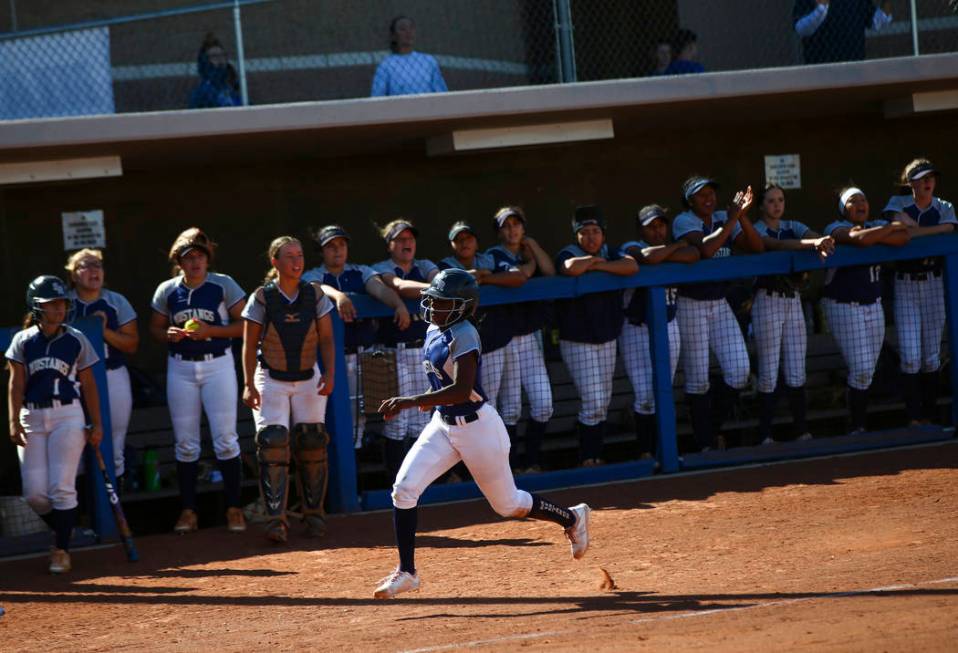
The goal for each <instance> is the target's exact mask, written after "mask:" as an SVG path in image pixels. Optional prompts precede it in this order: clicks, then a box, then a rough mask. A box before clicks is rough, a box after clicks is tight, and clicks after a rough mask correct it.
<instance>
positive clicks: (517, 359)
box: [499, 331, 552, 425]
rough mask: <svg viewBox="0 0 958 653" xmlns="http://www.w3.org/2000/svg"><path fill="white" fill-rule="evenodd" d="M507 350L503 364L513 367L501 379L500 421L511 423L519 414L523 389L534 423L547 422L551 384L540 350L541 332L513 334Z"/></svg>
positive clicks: (515, 420) (550, 411)
mask: <svg viewBox="0 0 958 653" xmlns="http://www.w3.org/2000/svg"><path fill="white" fill-rule="evenodd" d="M505 349H506V350H507V352H508V353H507V357H506V364H507V365H511V366H513V368H514V369H513V370H510V371H508V372H507V374H506V379H505V381H504V382H503V386H504V388H503V397H502V400H501V401H500V402H499V403H500V406H501V408H502V421H504V422H505V423H506V424H509V425H512V424H516V423H517V422H518V421H519V416H520V415H521V413H522V392H521V390H525V391H526V397H527V398H528V399H529V417H530V418H531V419H533V420H535V421H537V422H548V421H549V418H551V417H552V383H551V382H550V381H549V372H548V370H547V369H546V362H545V356H544V355H543V353H542V332H541V331H534V332H532V333H527V334H526V335H524V336H513V337H512V340H510V341H509V344H508V345H506V346H505ZM520 386H521V390H520Z"/></svg>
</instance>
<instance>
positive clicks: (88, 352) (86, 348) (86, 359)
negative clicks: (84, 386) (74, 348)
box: [77, 332, 100, 370]
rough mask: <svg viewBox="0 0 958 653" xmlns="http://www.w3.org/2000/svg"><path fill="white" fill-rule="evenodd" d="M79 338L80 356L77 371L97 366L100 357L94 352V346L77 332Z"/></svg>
mask: <svg viewBox="0 0 958 653" xmlns="http://www.w3.org/2000/svg"><path fill="white" fill-rule="evenodd" d="M77 338H78V339H79V340H80V354H79V356H77V369H78V370H85V369H86V368H88V367H91V366H93V365H96V364H97V363H98V362H99V360H100V357H99V356H97V355H96V352H95V351H93V345H91V344H90V341H89V340H87V337H86V336H85V335H83V334H82V333H80V332H77Z"/></svg>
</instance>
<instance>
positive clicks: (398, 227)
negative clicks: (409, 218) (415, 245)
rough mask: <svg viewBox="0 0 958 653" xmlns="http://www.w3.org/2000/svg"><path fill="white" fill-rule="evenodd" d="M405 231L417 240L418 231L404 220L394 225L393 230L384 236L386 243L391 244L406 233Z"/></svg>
mask: <svg viewBox="0 0 958 653" xmlns="http://www.w3.org/2000/svg"><path fill="white" fill-rule="evenodd" d="M407 229H408V230H409V231H411V232H412V235H413V237H414V238H419V230H418V229H416V228H415V227H414V226H412V224H411V223H409V222H406V221H405V220H400V221H398V222H397V223H396V224H394V225H393V228H392V229H390V230H389V233H387V234H386V235H385V239H386V242H387V243H391V242H392V241H394V240H396V238H397V237H398V236H399V234H401V233H402V232H404V231H406V230H407Z"/></svg>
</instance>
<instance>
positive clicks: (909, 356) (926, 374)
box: [883, 159, 958, 424]
mask: <svg viewBox="0 0 958 653" xmlns="http://www.w3.org/2000/svg"><path fill="white" fill-rule="evenodd" d="M901 185H902V188H903V190H904V191H905V194H902V195H896V196H894V197H892V198H891V199H890V200H888V204H887V206H885V210H884V213H883V215H884V217H885V219H886V220H897V221H899V222H901V223H903V224H905V225H906V226H907V227H908V233H909V234H910V235H911V237H912V238H916V237H919V236H931V235H934V234H943V233H951V232H952V231H954V230H955V228H956V226H958V220H956V219H955V207H954V206H953V205H952V204H951V202H946V201H945V200H942V199H939V198H937V197H935V188H936V187H937V186H938V169H937V168H935V166H934V165H933V164H932V162H931V161H929V160H928V159H915V160H914V161H912V162H911V163H909V164H908V165H907V166H905V169H904V170H903V171H902V174H901ZM942 267H943V262H942V259H941V258H940V257H936V258H926V259H920V260H917V261H902V262H900V263H899V264H898V265H897V268H896V272H895V326H896V327H897V332H898V354H899V357H900V358H901V373H902V390H903V391H904V395H905V410H906V412H907V413H908V419H909V421H910V422H911V423H912V424H919V423H922V422H924V423H928V422H931V421H934V420H935V418H936V416H937V412H938V370H939V368H940V367H941V336H942V332H943V331H944V328H945V296H944V286H943V284H942Z"/></svg>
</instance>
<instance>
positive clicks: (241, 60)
mask: <svg viewBox="0 0 958 653" xmlns="http://www.w3.org/2000/svg"><path fill="white" fill-rule="evenodd" d="M233 31H234V32H235V33H236V63H237V65H238V66H239V81H240V96H241V97H242V98H243V106H244V107H245V106H248V105H249V92H248V91H247V88H246V53H245V52H244V51H243V19H242V18H241V17H240V3H239V0H233Z"/></svg>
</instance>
